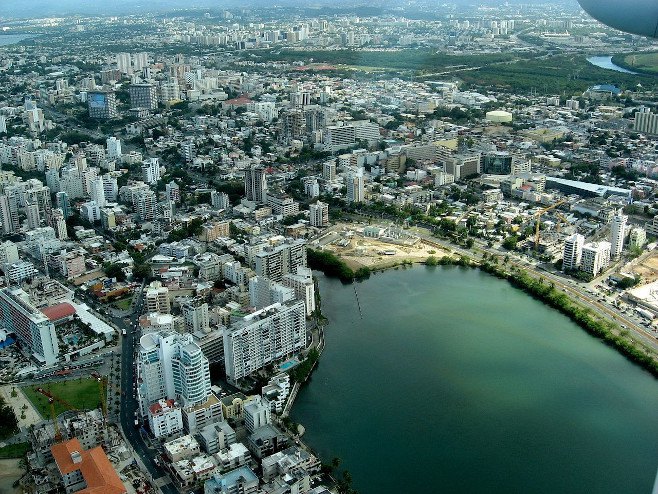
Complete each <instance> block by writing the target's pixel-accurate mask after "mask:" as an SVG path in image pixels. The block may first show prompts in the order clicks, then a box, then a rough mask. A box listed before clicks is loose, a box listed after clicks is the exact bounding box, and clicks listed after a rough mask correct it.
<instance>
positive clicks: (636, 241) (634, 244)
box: [628, 226, 647, 249]
mask: <svg viewBox="0 0 658 494" xmlns="http://www.w3.org/2000/svg"><path fill="white" fill-rule="evenodd" d="M646 242H647V232H646V231H645V229H644V228H640V227H639V226H636V227H633V228H631V231H630V233H629V234H628V247H629V249H635V248H642V247H643V246H644V244H645V243H646Z"/></svg>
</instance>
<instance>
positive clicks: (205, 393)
mask: <svg viewBox="0 0 658 494" xmlns="http://www.w3.org/2000/svg"><path fill="white" fill-rule="evenodd" d="M139 344H140V347H139V357H138V376H139V379H141V384H140V385H139V387H138V399H139V402H140V409H141V410H142V413H143V414H146V411H147V410H148V407H149V406H150V405H152V404H153V403H155V402H157V401H158V400H162V399H175V400H176V401H177V402H178V403H180V404H181V406H182V407H190V406H195V405H201V404H204V403H206V402H207V401H208V398H209V397H210V395H211V391H210V369H209V367H208V359H206V357H205V356H204V355H203V352H202V351H201V348H199V346H198V345H197V344H196V343H195V342H194V339H193V337H192V335H190V334H180V333H176V332H159V333H148V334H145V335H144V336H142V337H141V338H140V340H139Z"/></svg>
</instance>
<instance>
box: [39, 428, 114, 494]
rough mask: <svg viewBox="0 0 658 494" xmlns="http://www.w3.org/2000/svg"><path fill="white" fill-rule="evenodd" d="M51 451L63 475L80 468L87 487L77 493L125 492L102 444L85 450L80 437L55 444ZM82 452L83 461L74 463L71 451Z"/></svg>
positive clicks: (109, 493) (106, 493) (110, 493)
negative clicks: (79, 439)
mask: <svg viewBox="0 0 658 494" xmlns="http://www.w3.org/2000/svg"><path fill="white" fill-rule="evenodd" d="M50 451H51V452H52V454H53V458H54V459H55V462H56V463H57V467H58V468H59V471H60V472H61V473H62V475H65V474H67V473H71V472H74V471H76V470H80V472H81V473H82V477H83V478H84V479H85V482H86V483H87V487H86V488H85V489H82V490H80V491H78V493H77V494H125V493H126V487H125V486H124V485H123V482H121V479H120V478H119V476H118V475H117V472H116V470H114V467H113V466H112V464H111V463H110V460H108V458H107V455H106V454H105V451H103V448H101V447H100V446H98V447H96V448H93V449H90V450H87V451H85V450H84V448H83V447H82V444H80V441H78V439H76V438H73V439H71V440H70V441H66V442H62V443H58V444H54V445H53V446H51V448H50ZM76 451H77V452H78V453H80V456H81V458H82V461H80V462H78V463H73V459H72V458H71V453H73V452H76Z"/></svg>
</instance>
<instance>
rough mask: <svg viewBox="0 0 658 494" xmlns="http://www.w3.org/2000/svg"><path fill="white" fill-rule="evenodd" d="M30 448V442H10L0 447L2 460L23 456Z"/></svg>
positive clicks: (0, 458)
mask: <svg viewBox="0 0 658 494" xmlns="http://www.w3.org/2000/svg"><path fill="white" fill-rule="evenodd" d="M29 450H30V443H18V444H9V445H8V446H5V447H4V448H0V460H6V459H8V458H22V457H23V456H25V453H27V452H28V451H29Z"/></svg>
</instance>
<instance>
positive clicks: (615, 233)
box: [610, 212, 628, 259]
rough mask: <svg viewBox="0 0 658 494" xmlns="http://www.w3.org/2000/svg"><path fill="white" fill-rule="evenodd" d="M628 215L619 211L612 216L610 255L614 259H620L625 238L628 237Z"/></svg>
mask: <svg viewBox="0 0 658 494" xmlns="http://www.w3.org/2000/svg"><path fill="white" fill-rule="evenodd" d="M627 220H628V216H625V215H623V214H621V212H617V214H615V216H614V217H613V218H612V225H611V226H610V256H611V257H612V258H613V259H619V256H620V255H621V251H622V250H623V248H624V239H625V238H626V221H627Z"/></svg>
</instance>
